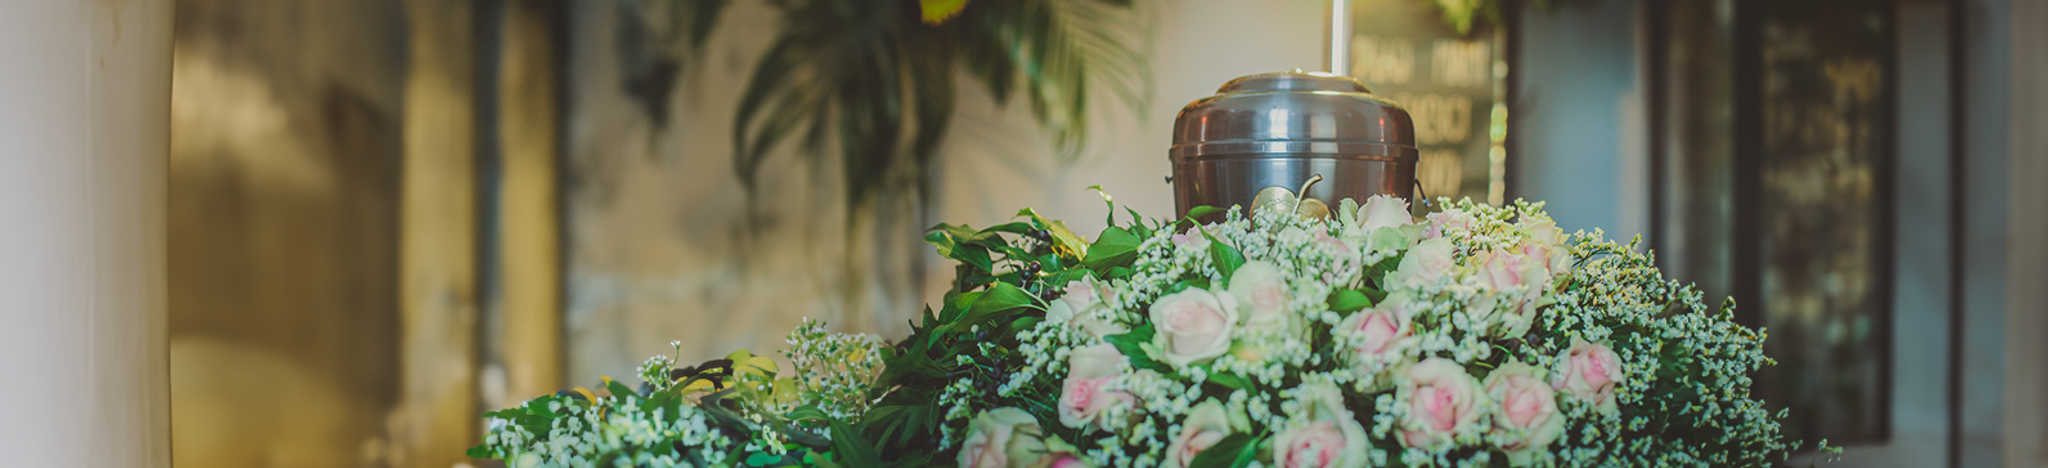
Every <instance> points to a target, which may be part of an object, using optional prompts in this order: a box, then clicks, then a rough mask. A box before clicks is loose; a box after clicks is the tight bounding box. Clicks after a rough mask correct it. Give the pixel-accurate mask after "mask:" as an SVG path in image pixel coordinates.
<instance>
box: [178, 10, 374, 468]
mask: <svg viewBox="0 0 2048 468" xmlns="http://www.w3.org/2000/svg"><path fill="white" fill-rule="evenodd" d="M177 5H178V8H177V25H178V26H177V31H176V34H175V43H174V47H173V53H174V54H175V59H174V63H173V66H172V93H173V95H174V98H173V100H172V107H171V112H172V117H173V118H172V129H171V131H172V138H171V143H172V144H171V155H170V166H169V176H170V199H169V213H170V216H169V220H170V224H169V231H170V234H169V235H170V239H169V252H170V264H171V274H170V275H169V281H170V296H169V300H170V308H171V311H172V312H171V320H170V333H171V336H172V339H171V366H172V369H174V372H173V373H172V379H171V381H172V394H173V395H174V397H173V398H174V399H173V404H174V406H175V412H176V413H177V414H178V417H176V418H175V419H174V421H173V431H174V432H175V435H176V437H175V444H176V450H175V451H174V452H173V453H174V456H175V458H176V460H175V461H176V463H177V464H178V465H179V466H224V467H225V466H377V465H383V464H385V463H386V462H387V461H389V459H387V458H386V457H385V453H386V450H385V448H386V447H388V445H389V444H388V440H387V439H386V437H385V436H386V434H387V433H388V432H389V431H388V430H387V427H386V426H387V419H388V418H390V416H391V414H392V410H393V409H394V408H395V405H396V404H397V403H398V385H399V379H398V374H397V372H396V370H397V369H398V365H399V357H400V352H401V350H400V348H399V346H398V332H399V330H398V308H397V300H398V299H397V292H398V282H397V281H395V280H394V278H395V277H396V275H397V274H398V250H397V248H398V229H397V228H398V223H399V218H398V213H399V209H398V208H399V207H398V202H399V193H400V191H399V184H398V182H399V174H400V172H399V164H400V161H401V154H400V139H401V135H402V130H403V126H402V123H403V120H402V116H403V112H402V106H403V103H404V100H405V99H406V95H405V93H404V87H403V80H404V77H405V73H406V66H405V65H406V62H405V58H406V42H405V39H406V35H405V24H406V23H405V20H406V18H405V16H404V11H403V9H402V8H401V5H400V4H399V3H398V2H395V1H360V2H250V1H232V0H230V1H206V0H188V1H180V2H178V3H177Z"/></svg>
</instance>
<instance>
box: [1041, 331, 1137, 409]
mask: <svg viewBox="0 0 2048 468" xmlns="http://www.w3.org/2000/svg"><path fill="white" fill-rule="evenodd" d="M1067 362H1068V364H1067V381H1066V383H1065V385H1063V386H1061V390H1060V402H1059V409H1060V424H1063V425H1066V426H1067V427H1071V428H1081V427H1084V426H1087V425H1088V424H1089V423H1095V424H1098V425H1102V426H1104V429H1108V428H1109V427H1108V426H1109V422H1110V421H1108V420H1106V419H1102V418H1101V417H1100V416H1101V414H1102V410H1104V409H1108V408H1109V407H1111V406H1118V405H1131V404H1134V403H1135V402H1136V401H1137V397H1135V396H1132V395H1131V394H1130V392H1126V391H1122V390H1111V389H1110V387H1111V385H1110V384H1111V383H1113V382H1114V381H1116V379H1117V378H1118V377H1119V376H1121V375H1122V374H1123V371H1124V370H1125V369H1126V368H1128V367H1130V359H1129V358H1127V357H1124V355H1123V353H1121V352H1118V351H1117V350H1116V347H1115V346H1111V345H1109V344H1098V345H1094V346H1088V347H1083V348H1075V349H1074V351H1073V353H1072V354H1069V355H1067Z"/></svg>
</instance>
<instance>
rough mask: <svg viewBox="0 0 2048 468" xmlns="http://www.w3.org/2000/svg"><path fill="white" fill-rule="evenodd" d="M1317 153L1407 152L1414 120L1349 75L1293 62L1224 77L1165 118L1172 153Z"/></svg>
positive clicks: (1372, 155)
mask: <svg viewBox="0 0 2048 468" xmlns="http://www.w3.org/2000/svg"><path fill="white" fill-rule="evenodd" d="M1287 155H1317V156H1337V157H1353V158H1362V159H1382V158H1393V159H1406V160H1410V161H1413V160H1414V159H1415V123H1414V120H1412V119H1411V118H1410V117H1409V116H1408V111H1405V110H1402V109H1401V108H1400V107H1399V106H1397V105H1395V104H1394V103H1393V102H1392V101H1388V100H1386V99H1385V98H1381V97H1379V96H1375V95H1373V94H1372V92H1371V91H1369V90H1367V89H1366V87H1365V84H1363V83H1359V82H1358V80H1354V79H1351V78H1350V77H1346V76H1341V75H1334V74H1330V73H1323V72H1303V71H1300V70H1295V71H1292V72H1283V73H1266V74H1259V75H1251V76H1246V77H1241V78H1238V79H1234V80H1230V81H1229V82H1227V83H1224V84H1223V87H1222V88H1219V89H1217V90H1216V95H1215V96H1209V97H1205V98H1201V99H1197V100H1195V102H1192V103H1189V104H1188V105H1187V107H1184V108H1182V109H1181V111H1180V116H1179V117H1176V118H1175V119H1174V122H1173V147H1172V149H1171V150H1169V152H1168V156H1169V157H1170V158H1171V159H1172V160H1175V161H1183V160H1189V159H1209V158H1245V157H1253V158H1256V157H1287Z"/></svg>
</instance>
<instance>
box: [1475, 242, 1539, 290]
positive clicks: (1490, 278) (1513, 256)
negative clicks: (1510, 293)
mask: <svg viewBox="0 0 2048 468" xmlns="http://www.w3.org/2000/svg"><path fill="white" fill-rule="evenodd" d="M1475 260H1477V261H1478V262H1479V263H1480V265H1481V269H1480V273H1481V274H1480V279H1482V280H1484V281H1485V283H1486V286H1487V287H1491V288H1493V290H1495V291H1506V290H1509V289H1514V288H1517V287H1520V286H1522V285H1523V284H1524V282H1523V280H1524V279H1526V278H1528V275H1526V273H1528V272H1529V266H1530V265H1531V263H1530V262H1529V261H1528V259H1527V258H1525V257H1523V256H1522V253H1521V252H1514V251H1509V250H1502V249H1494V250H1491V251H1486V252H1480V253H1479V255H1478V258H1476V259H1475Z"/></svg>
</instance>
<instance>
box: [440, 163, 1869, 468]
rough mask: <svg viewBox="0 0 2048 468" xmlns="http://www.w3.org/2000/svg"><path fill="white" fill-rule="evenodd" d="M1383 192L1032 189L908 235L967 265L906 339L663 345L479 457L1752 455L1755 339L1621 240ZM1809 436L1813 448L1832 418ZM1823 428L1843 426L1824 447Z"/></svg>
mask: <svg viewBox="0 0 2048 468" xmlns="http://www.w3.org/2000/svg"><path fill="white" fill-rule="evenodd" d="M1446 208H1447V209H1445V210H1443V211H1439V212H1435V213H1430V214H1429V215H1428V216H1427V217H1426V218H1424V219H1421V220H1416V219H1414V218H1413V217H1411V215H1410V209H1409V207H1408V206H1407V204H1406V203H1405V202H1403V201H1401V200H1399V199H1394V198H1386V197H1374V198H1372V199H1370V200H1368V201H1367V202H1366V203H1365V204H1364V205H1363V206H1359V205H1358V204H1357V203H1355V202H1353V201H1352V200H1344V201H1343V202H1342V203H1340V207H1339V209H1337V210H1336V215H1335V216H1334V217H1325V218H1304V217H1301V216H1297V215H1296V214H1295V213H1294V212H1290V211H1288V210H1281V209H1255V210H1253V213H1252V215H1251V217H1250V218H1245V217H1244V216H1242V215H1241V214H1240V212H1239V211H1237V210H1230V211H1229V212H1228V213H1226V214H1225V215H1224V216H1223V218H1224V220H1223V221H1221V222H1217V223H1210V224H1201V223H1198V222H1196V221H1195V220H1196V219H1200V218H1202V217H1205V216H1209V215H1210V214H1213V213H1216V212H1217V211H1219V210H1216V209H1212V208H1207V207H1203V208H1198V209H1196V210H1194V211H1193V212H1192V213H1190V215H1191V216H1189V217H1188V218H1185V219H1181V220H1145V219H1143V218H1140V217H1138V216H1137V213H1135V212H1130V214H1131V215H1132V220H1131V221H1130V222H1129V223H1122V224H1120V223H1117V222H1116V219H1115V207H1113V206H1112V210H1111V216H1110V220H1109V225H1110V226H1111V227H1109V228H1107V229H1105V230H1104V231H1103V232H1102V233H1101V234H1100V235H1098V236H1096V238H1095V239H1094V240H1093V241H1087V240H1084V239H1083V238H1081V237H1080V236H1077V235H1074V234H1073V233H1072V232H1070V231H1069V230H1068V229H1067V228H1066V226H1065V224H1064V223H1061V222H1057V221H1051V220H1048V219H1045V218H1043V217H1041V216H1039V215H1038V214H1037V213H1035V212H1032V211H1031V210H1025V211H1023V212H1021V213H1020V214H1019V218H1020V221H1017V222H1013V223H1008V224H1003V225H998V226H993V227H989V228H986V229H980V230H976V229H972V228H969V227H966V226H955V225H943V224H942V225H939V226H937V227H935V228H934V229H933V230H932V232H931V233H930V235H928V236H927V237H926V240H927V241H929V242H930V243H931V244H933V245H934V246H936V247H937V249H938V251H939V253H940V254H941V255H944V256H945V257H947V258H950V259H953V260H957V261H958V262H959V264H960V265H959V267H958V276H957V277H956V279H955V280H954V282H953V287H952V290H951V291H950V292H949V293H948V294H947V295H946V297H945V299H944V301H943V303H942V304H939V306H940V308H939V310H937V311H932V310H929V309H927V311H926V313H925V314H924V315H923V317H922V318H921V319H920V320H919V321H918V322H917V323H914V324H913V329H914V331H913V333H912V334H911V335H910V336H909V337H908V338H907V339H905V340H903V341H901V342H898V343H894V344H888V343H884V342H882V341H881V340H879V339H877V338H874V337H869V336H860V335H843V334H834V333H829V332H826V331H825V328H824V326H823V324H819V323H815V322H808V323H806V324H805V325H804V326H803V327H800V328H798V329H797V330H796V331H795V332H793V333H792V334H791V338H790V340H789V343H790V344H791V346H792V349H791V350H790V351H789V352H788V353H787V356H788V358H789V360H790V362H791V363H793V364H794V366H795V367H796V369H794V370H793V372H791V373H789V374H788V375H782V374H780V373H778V371H777V369H776V365H775V363H774V361H772V360H769V359H766V358H762V357H759V356H753V355H751V354H748V353H746V352H744V351H742V352H738V353H735V354H734V355H733V356H729V357H728V359H723V360H718V361H713V362H710V363H705V364H704V365H700V366H695V367H678V366H677V365H676V363H675V362H673V360H672V359H670V358H668V357H666V356H657V357H655V358H653V359H650V360H649V361H648V362H647V363H646V364H645V365H643V366H642V368H641V372H640V373H641V377H642V378H643V379H644V380H646V382H647V384H646V385H643V386H642V387H641V388H638V389H634V388H628V387H626V386H625V385H623V384H620V383H618V382H613V381H610V380H609V379H607V381H606V385H605V387H606V391H605V392H601V393H603V394H602V395H600V394H598V393H599V392H592V391H589V390H582V389H578V390H576V391H571V392H562V393H557V394H555V395H549V396H543V397H541V398H538V399H535V400H533V401H531V402H528V403H526V404H524V405H522V406H520V407H516V408H512V409H507V410H502V411H497V412H493V413H488V414H487V415H486V416H488V417H489V418H491V421H492V428H491V430H490V431H489V435H488V436H487V437H486V439H485V441H484V444H483V445H481V446H478V447H476V448H474V449H471V451H470V455H471V456H473V457H478V458H501V459H505V460H507V461H508V464H509V465H510V466H514V467H537V466H562V467H575V466H649V467H670V466H697V467H703V466H735V467H737V466H959V467H963V468H969V467H971V468H996V467H1010V468H1018V467H1110V466H1119V467H1122V466H1135V467H1171V468H1188V467H1287V468H1294V467H1339V468H1360V467H1380V466H1403V467H1423V466H1443V467H1452V466H1456V467H1472V466H1517V467H1519V466H1760V465H1767V464H1770V463H1772V462H1773V461H1775V460H1783V459H1784V458H1783V457H1785V456H1786V455H1787V454H1788V453H1789V452H1790V451H1791V450H1793V449H1795V448H1796V446H1797V444H1796V443H1787V442H1784V441H1782V440H1781V438H1780V433H1779V426H1778V423H1777V422H1776V420H1777V419H1778V418H1782V417H1784V413H1782V412H1780V413H1779V414H1777V415H1775V416H1774V415H1772V414H1769V412H1768V411H1767V410H1766V409H1765V408H1764V405H1763V402H1761V401H1758V400H1756V399H1753V398H1752V397H1751V395H1750V393H1749V389H1750V386H1751V381H1750V378H1749V377H1748V374H1750V373H1751V372H1754V371H1756V370H1757V369H1758V368H1759V367H1761V366H1763V365H1765V364H1771V363H1772V361H1771V360H1770V359H1769V358H1767V357H1765V356H1764V355H1763V354H1762V351H1761V350H1762V342H1763V336H1762V335H1761V334H1760V333H1758V332H1757V331H1754V330H1750V329H1747V328H1744V327H1742V326H1739V325H1737V324H1735V323H1734V322H1732V321H1731V310H1730V308H1731V307H1732V304H1727V303H1724V304H1726V305H1724V306H1723V307H1722V308H1720V309H1718V310H1712V311H1710V310H1708V309H1707V308H1706V307H1705V306H1704V305H1703V304H1702V303H1701V298H1700V294H1699V293H1698V292H1697V291H1695V290H1694V289H1692V288H1691V287H1690V286H1686V285H1681V284H1678V283H1675V282H1670V281H1666V280H1664V279H1663V278H1662V277H1661V275H1659V273H1658V271H1657V269H1656V268H1655V266H1654V264H1653V262H1652V259H1651V258H1650V257H1649V256H1647V255H1645V254H1641V253H1637V252H1636V251H1635V244H1634V243H1633V242H1631V243H1630V244H1627V245H1622V244H1618V243H1615V242H1612V241H1609V240H1606V239H1604V238H1603V235H1602V233H1601V232H1599V231H1594V232H1592V233H1584V232H1581V233H1578V234H1576V235H1572V236H1567V235H1565V234H1564V233H1563V232H1562V231H1561V230H1560V229H1558V227H1557V226H1556V224H1555V223H1554V222H1553V221H1552V220H1551V219H1550V218H1549V217H1548V216H1547V215H1545V214H1544V213H1543V211H1542V204H1541V203H1534V204H1530V203H1521V202H1517V203H1516V205H1515V206H1513V207H1494V206H1488V205H1482V204H1475V203H1472V202H1470V201H1469V200H1468V201H1462V202H1458V203H1454V204H1448V205H1447V207H1446ZM1821 447H1822V450H1824V451H1826V450H1828V449H1827V447H1826V443H1825V442H1822V444H1821ZM1835 451H1839V449H1835Z"/></svg>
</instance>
